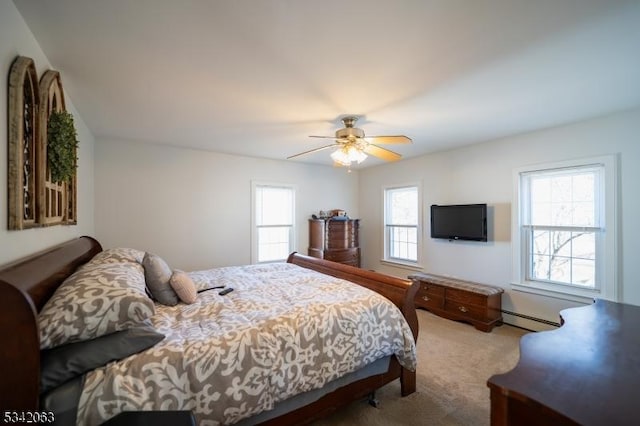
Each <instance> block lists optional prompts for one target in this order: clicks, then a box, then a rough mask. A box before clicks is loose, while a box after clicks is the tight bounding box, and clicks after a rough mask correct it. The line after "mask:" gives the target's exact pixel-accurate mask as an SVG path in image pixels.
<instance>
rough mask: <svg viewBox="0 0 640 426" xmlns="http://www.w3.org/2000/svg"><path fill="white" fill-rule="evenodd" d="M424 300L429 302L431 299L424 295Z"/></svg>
mask: <svg viewBox="0 0 640 426" xmlns="http://www.w3.org/2000/svg"><path fill="white" fill-rule="evenodd" d="M422 300H424V301H425V302H428V301H429V300H431V299H429V298H428V297H427V296H422Z"/></svg>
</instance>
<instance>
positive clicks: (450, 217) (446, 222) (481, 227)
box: [431, 204, 487, 241]
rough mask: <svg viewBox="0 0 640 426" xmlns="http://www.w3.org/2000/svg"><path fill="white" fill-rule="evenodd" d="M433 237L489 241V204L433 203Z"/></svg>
mask: <svg viewBox="0 0 640 426" xmlns="http://www.w3.org/2000/svg"><path fill="white" fill-rule="evenodd" d="M431 238H444V239H447V240H468V241H487V205H486V204H457V205H448V206H439V205H437V204H434V205H432V206H431Z"/></svg>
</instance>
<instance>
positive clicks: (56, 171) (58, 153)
mask: <svg viewBox="0 0 640 426" xmlns="http://www.w3.org/2000/svg"><path fill="white" fill-rule="evenodd" d="M77 148H78V135H77V133H76V127H75V126H74V124H73V115H71V114H70V113H68V112H67V111H60V112H53V113H51V115H50V116H49V126H48V129H47V161H48V163H49V169H50V170H51V180H52V181H53V182H68V181H69V180H71V178H72V177H73V176H74V175H75V174H76V167H77V161H78V158H77V157H76V149H77Z"/></svg>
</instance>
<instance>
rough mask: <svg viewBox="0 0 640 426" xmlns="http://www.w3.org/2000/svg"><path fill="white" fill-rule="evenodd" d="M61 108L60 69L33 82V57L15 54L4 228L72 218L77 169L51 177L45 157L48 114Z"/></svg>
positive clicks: (69, 221)
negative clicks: (59, 177) (65, 178)
mask: <svg viewBox="0 0 640 426" xmlns="http://www.w3.org/2000/svg"><path fill="white" fill-rule="evenodd" d="M65 110H66V108H65V101H64V91H63V89H62V82H61V80H60V74H59V73H58V72H57V71H52V70H49V71H46V72H45V73H44V74H43V76H42V79H41V80H40V83H39V84H38V79H37V73H36V69H35V65H34V63H33V60H32V59H30V58H26V57H23V56H19V57H18V58H17V59H16V60H15V61H14V63H13V65H12V66H11V71H10V74H9V191H8V192H9V215H8V216H9V223H8V226H9V229H25V228H30V227H35V226H46V225H59V224H68V225H71V224H76V223H77V175H75V176H73V178H72V179H70V180H69V181H68V182H53V181H52V179H51V171H50V170H49V164H48V161H47V137H48V131H47V129H48V124H49V116H50V115H51V113H52V112H54V111H56V112H60V111H65Z"/></svg>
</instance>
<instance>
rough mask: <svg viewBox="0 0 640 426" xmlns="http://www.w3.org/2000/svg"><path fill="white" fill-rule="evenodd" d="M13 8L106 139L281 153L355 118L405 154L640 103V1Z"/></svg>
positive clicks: (108, 3)
mask: <svg viewBox="0 0 640 426" xmlns="http://www.w3.org/2000/svg"><path fill="white" fill-rule="evenodd" d="M15 4H16V6H17V7H18V9H19V10H20V12H21V14H22V15H23V17H24V18H25V20H26V22H27V24H28V25H29V27H30V28H31V30H32V31H33V33H34V35H35V37H36V39H37V40H38V42H39V43H40V45H41V46H42V48H43V50H44V52H45V54H46V55H47V57H48V58H49V60H50V62H51V63H52V66H53V67H55V68H56V69H58V70H60V71H61V75H62V82H63V85H64V87H65V89H66V91H67V93H68V94H69V96H70V97H71V99H72V100H73V103H74V105H75V106H76V107H77V108H78V110H79V111H80V113H81V115H82V118H83V119H84V120H85V122H86V123H87V125H88V126H89V128H90V129H91V131H92V132H93V133H94V134H95V135H96V137H98V138H103V137H104V138H105V139H111V138H114V139H127V140H129V139H131V140H139V141H143V142H150V143H157V144H168V145H173V146H184V147H192V148H196V149H205V150H211V151H218V152H224V153H231V154H240V155H249V156H255V157H264V158H273V159H284V158H286V157H287V156H289V155H292V154H295V153H297V152H300V151H305V150H309V149H312V148H315V147H318V146H322V145H323V144H326V142H325V141H323V140H319V139H312V138H309V137H308V135H333V133H334V131H335V130H336V129H337V128H339V127H341V123H340V121H339V118H340V117H342V116H343V115H345V114H356V115H359V116H361V117H362V119H361V120H360V121H359V122H358V125H359V127H362V128H364V130H365V131H366V132H367V134H368V135H384V134H405V135H407V136H409V137H411V138H412V139H413V141H414V143H413V145H410V146H404V145H403V146H394V147H392V149H394V150H396V151H398V152H399V153H401V154H402V155H403V156H404V157H405V158H407V157H411V156H417V155H421V154H424V153H428V152H433V151H437V150H443V149H451V148H455V147H457V146H462V145H468V144H472V143H477V142H482V141H486V140H490V139H494V138H499V137H503V136H508V135H512V134H516V133H522V132H527V131H531V130H534V129H539V128H545V127H550V126H556V125H560V124H563V123H569V122H573V121H577V120H582V119H586V118H591V117H594V116H599V115H604V114H609V113H612V112H615V111H619V110H624V109H629V108H634V107H637V106H640V1H638V0H630V1H617V0H600V1H595V0H594V1H592V0H536V1H532V0H414V1H410V0H377V1H375V0H322V1H318V0H298V1H296V0H262V1H258V0H233V1H231V0H229V1H223V0H218V1H214V0H200V1H197V0H188V1H187V0H173V1H171V0H104V1H98V0H92V1H87V0H19V1H15ZM21 53H22V52H21ZM23 54H27V55H28V52H24V53H23ZM328 154H329V153H328V152H327V151H321V152H318V153H316V154H312V155H309V156H305V157H301V158H299V159H296V160H295V161H305V162H312V163H320V164H331V161H330V159H329V155H328ZM290 161H294V160H290ZM375 164H379V161H378V160H375V159H367V160H366V161H365V162H364V163H362V166H371V165H375Z"/></svg>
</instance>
